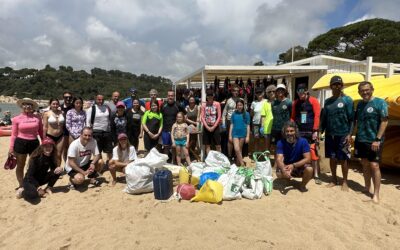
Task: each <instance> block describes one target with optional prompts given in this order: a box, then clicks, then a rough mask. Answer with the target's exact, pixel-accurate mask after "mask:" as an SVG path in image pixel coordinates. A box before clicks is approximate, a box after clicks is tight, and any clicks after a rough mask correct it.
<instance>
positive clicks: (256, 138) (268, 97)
mask: <svg viewBox="0 0 400 250" xmlns="http://www.w3.org/2000/svg"><path fill="white" fill-rule="evenodd" d="M330 87H331V89H332V95H333V96H332V97H330V98H328V99H327V100H326V101H325V103H324V108H323V109H322V111H321V108H320V104H319V102H318V100H317V99H316V98H314V97H312V96H310V94H309V92H308V90H307V85H306V84H299V85H298V86H297V89H296V94H297V98H296V99H295V100H294V101H293V102H292V101H291V100H290V99H289V98H288V92H287V90H286V86H285V84H278V85H277V86H275V85H269V86H267V87H266V88H264V87H262V86H260V87H257V88H256V89H255V90H254V94H255V98H254V101H252V102H251V103H250V104H248V103H246V99H243V98H241V96H240V86H239V85H232V87H231V88H230V93H228V94H227V96H229V98H227V99H225V100H224V101H222V102H219V101H217V100H215V91H214V90H213V89H207V90H206V101H205V102H203V103H199V99H198V98H196V96H194V95H193V94H191V93H190V91H188V92H185V98H184V100H185V101H184V102H183V101H181V102H177V101H176V100H175V92H174V91H168V94H167V98H166V100H165V101H164V100H162V99H160V98H158V92H157V90H155V89H152V90H151V91H150V93H149V95H150V99H149V101H147V102H144V101H143V100H139V99H138V98H137V93H136V91H135V90H133V91H132V92H131V98H130V100H128V103H127V101H126V100H125V102H123V101H121V100H120V94H119V92H117V91H115V92H114V93H112V95H111V100H110V101H109V102H108V103H105V102H104V96H103V95H100V94H99V95H97V96H96V97H95V103H94V104H93V105H92V106H91V107H89V108H88V109H86V110H84V109H83V100H82V98H80V97H74V96H73V95H72V93H71V92H69V91H66V92H65V93H64V95H63V99H64V101H63V103H62V104H60V102H59V100H57V99H54V98H53V99H50V101H49V109H48V111H47V112H45V113H44V114H43V115H42V116H39V115H38V114H36V113H34V111H35V110H36V109H37V103H36V102H34V101H33V100H31V99H29V98H23V99H21V100H19V101H18V105H19V106H20V107H21V109H22V113H21V114H20V115H18V116H16V117H14V118H13V121H12V124H13V125H12V135H11V143H10V150H9V154H12V155H15V156H16V158H17V169H16V175H17V180H18V183H19V187H18V189H17V195H18V196H19V197H25V198H35V197H44V196H45V195H46V194H47V193H51V187H52V186H53V185H54V183H55V182H56V181H57V179H58V177H59V175H60V174H63V172H64V171H65V172H66V173H67V174H68V175H69V176H70V187H71V188H75V187H76V186H77V185H81V184H83V183H84V181H85V179H86V178H87V179H89V183H90V185H94V186H96V185H99V182H98V180H97V179H96V178H97V177H98V176H99V173H101V172H102V171H105V170H109V171H110V173H111V176H112V184H115V183H116V182H117V181H118V179H117V176H116V172H117V171H123V170H124V168H125V167H126V166H127V164H129V163H130V162H132V161H134V160H135V159H136V158H137V154H136V153H137V149H138V145H139V139H141V138H143V142H144V148H145V150H146V151H150V150H151V149H152V148H154V147H156V148H157V149H158V150H160V151H162V152H163V153H165V154H168V155H169V156H170V161H171V162H173V163H176V164H178V165H181V164H182V163H185V164H187V165H189V164H190V162H191V156H192V157H195V158H196V159H197V160H200V159H199V158H198V155H197V150H196V149H198V138H200V139H201V142H202V145H204V146H205V152H206V154H207V153H208V152H209V151H210V150H211V149H214V150H217V151H222V152H223V153H224V154H226V155H227V156H228V158H230V159H231V160H232V161H235V162H236V164H237V165H239V166H245V165H246V163H245V161H244V159H243V158H244V156H245V155H246V154H248V152H247V150H246V148H247V147H246V145H247V144H249V142H250V140H251V141H252V143H251V144H252V145H253V150H254V151H265V150H271V152H274V154H275V157H274V158H275V165H276V168H277V176H278V178H286V179H290V178H292V177H302V178H303V179H302V182H301V185H300V187H299V189H300V191H306V190H307V189H306V184H307V183H308V182H309V181H310V180H311V179H312V178H313V177H314V179H315V182H316V183H317V184H321V181H320V179H319V173H318V172H319V164H318V152H317V149H318V142H319V136H320V134H321V133H324V134H325V140H326V143H325V156H326V157H327V158H330V167H331V172H332V181H331V183H329V185H328V186H329V187H333V186H335V185H337V184H338V178H337V175H336V166H337V164H338V163H340V164H341V165H342V171H343V181H342V189H343V190H348V184H347V175H348V174H347V173H348V163H347V161H348V159H349V158H350V152H351V151H350V149H349V146H350V142H351V135H352V134H353V130H354V129H355V128H356V141H355V154H356V157H360V158H361V159H362V165H363V168H364V178H365V187H366V192H370V189H371V178H372V181H373V184H374V185H373V186H374V190H373V195H372V198H373V201H375V202H378V201H379V184H380V171H379V161H380V155H381V152H382V142H383V139H384V131H385V128H386V125H387V118H388V113H387V106H386V103H385V101H383V100H382V99H379V98H376V97H373V95H372V94H373V86H372V84H371V83H369V82H362V83H360V84H359V93H360V95H361V96H362V98H363V100H362V101H360V102H359V103H358V105H357V109H356V111H354V109H353V101H352V99H351V98H350V97H348V96H345V95H344V94H343V91H342V89H343V81H342V79H341V78H340V77H338V76H335V77H333V78H332V79H331V84H330ZM199 135H200V136H199ZM38 137H40V139H41V145H39V140H38ZM102 153H105V155H106V159H102ZM27 155H30V160H29V164H28V165H29V167H28V171H27V173H26V174H25V177H24V167H25V162H26V158H27ZM62 160H64V161H65V164H64V165H65V170H64V168H62V167H61V166H62ZM46 183H47V187H46V188H45V189H41V186H43V185H44V184H46Z"/></svg>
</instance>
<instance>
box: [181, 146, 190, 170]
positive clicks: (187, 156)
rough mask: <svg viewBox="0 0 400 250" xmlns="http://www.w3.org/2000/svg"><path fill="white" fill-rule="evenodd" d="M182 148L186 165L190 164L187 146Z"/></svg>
mask: <svg viewBox="0 0 400 250" xmlns="http://www.w3.org/2000/svg"><path fill="white" fill-rule="evenodd" d="M182 150H183V154H184V155H185V159H186V165H188V166H189V165H190V156H189V150H188V148H187V147H182Z"/></svg>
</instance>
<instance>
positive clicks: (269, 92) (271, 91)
mask: <svg viewBox="0 0 400 250" xmlns="http://www.w3.org/2000/svg"><path fill="white" fill-rule="evenodd" d="M267 93H268V94H270V93H275V91H268V92H267Z"/></svg>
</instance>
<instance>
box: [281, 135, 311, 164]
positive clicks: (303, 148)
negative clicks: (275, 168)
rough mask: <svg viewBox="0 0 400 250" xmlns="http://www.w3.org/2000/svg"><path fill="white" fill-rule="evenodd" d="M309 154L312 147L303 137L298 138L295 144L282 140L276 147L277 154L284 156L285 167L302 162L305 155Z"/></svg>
mask: <svg viewBox="0 0 400 250" xmlns="http://www.w3.org/2000/svg"><path fill="white" fill-rule="evenodd" d="M308 152H310V145H309V144H308V142H307V140H306V139H304V138H302V137H300V138H298V139H297V141H296V143H295V144H290V143H288V142H287V141H286V139H282V140H280V141H278V144H277V145H276V153H277V154H283V163H285V165H289V164H292V163H294V162H298V161H300V160H302V159H303V158H304V157H303V154H304V153H308Z"/></svg>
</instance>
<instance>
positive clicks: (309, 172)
mask: <svg viewBox="0 0 400 250" xmlns="http://www.w3.org/2000/svg"><path fill="white" fill-rule="evenodd" d="M312 176H313V168H312V167H310V166H307V165H306V167H305V168H304V172H303V178H302V180H301V185H300V191H301V192H305V191H307V188H306V185H307V183H308V182H309V181H310V180H311V178H312Z"/></svg>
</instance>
